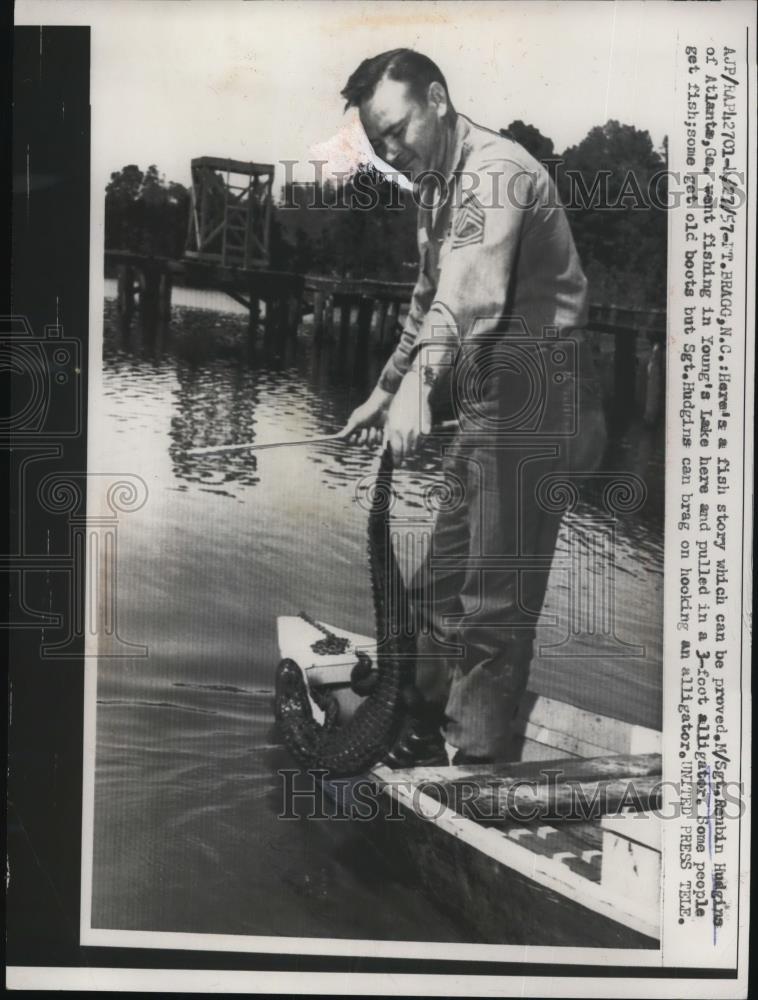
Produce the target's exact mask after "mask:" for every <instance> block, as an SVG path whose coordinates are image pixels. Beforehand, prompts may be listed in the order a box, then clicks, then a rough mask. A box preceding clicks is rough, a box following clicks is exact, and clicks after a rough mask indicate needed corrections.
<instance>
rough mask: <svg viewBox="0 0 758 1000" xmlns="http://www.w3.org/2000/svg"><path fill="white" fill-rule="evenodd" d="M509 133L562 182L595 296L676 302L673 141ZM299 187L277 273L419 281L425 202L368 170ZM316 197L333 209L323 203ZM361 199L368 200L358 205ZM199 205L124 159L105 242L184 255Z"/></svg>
mask: <svg viewBox="0 0 758 1000" xmlns="http://www.w3.org/2000/svg"><path fill="white" fill-rule="evenodd" d="M502 131H503V133H504V134H507V135H509V136H510V137H512V138H513V139H514V140H515V141H517V142H519V143H520V144H521V145H522V146H524V148H525V149H527V150H528V151H529V152H530V153H531V154H532V155H533V156H534V157H535V158H536V159H538V160H539V161H540V162H541V163H543V164H544V166H545V167H546V169H547V170H548V172H549V173H550V175H551V177H552V178H553V180H554V182H555V184H556V188H557V191H558V194H559V196H560V199H561V201H562V202H563V204H564V205H566V206H567V210H568V218H569V222H570V224H571V229H572V232H573V234H574V239H575V241H576V244H577V248H578V250H579V254H580V256H581V259H582V263H583V265H584V269H585V272H586V273H587V277H588V279H589V281H590V287H591V298H592V300H593V301H595V302H602V303H606V304H611V303H613V304H616V305H621V306H628V307H631V308H653V307H665V304H666V210H665V204H666V195H667V190H666V181H667V178H666V174H665V171H666V168H667V147H666V141H665V140H664V143H663V147H662V148H661V149H660V150H657V149H656V148H655V147H654V145H653V142H652V140H651V138H650V135H649V133H648V132H647V131H643V130H639V129H636V128H634V127H633V126H631V125H623V124H621V123H619V122H618V121H614V120H611V121H608V122H607V123H606V124H605V125H602V126H597V127H596V128H593V129H591V130H590V132H589V133H588V134H587V135H586V136H585V137H584V139H583V140H582V141H581V142H580V143H578V144H577V145H575V146H570V147H569V148H568V149H566V150H564V151H563V153H561V154H556V152H555V149H554V144H553V142H552V140H551V139H549V138H548V137H547V136H544V135H543V134H542V133H541V132H540V131H539V129H537V128H536V127H535V126H533V125H528V124H525V123H524V122H522V121H514V122H511V124H510V125H509V126H508V128H507V129H503V130H502ZM294 187H297V185H295V186H294ZM369 191H370V193H371V197H370V198H366V197H365V195H366V193H367V192H369ZM651 193H652V197H651ZM295 194H296V192H295V191H293V189H292V187H290V189H289V190H288V189H287V187H286V186H285V189H284V190H283V199H282V202H281V203H280V205H279V207H275V208H274V211H273V214H272V229H271V241H270V252H271V266H272V267H273V268H276V269H282V270H287V269H289V270H295V271H300V272H308V273H315V274H329V275H335V276H343V277H352V278H362V277H372V278H379V279H383V280H395V281H412V280H413V279H414V275H415V270H416V266H417V250H416V207H415V204H414V201H413V198H412V197H411V196H410V195H409V194H408V193H407V192H404V191H401V190H399V189H398V188H397V187H396V186H395V185H393V184H391V183H390V182H388V181H387V180H386V179H384V178H383V177H382V175H380V174H377V173H376V172H375V171H371V170H368V171H366V172H364V173H363V174H360V175H358V176H356V177H354V178H352V179H351V180H350V181H348V182H347V183H346V184H345V185H343V186H342V187H339V188H338V187H337V186H335V185H334V184H329V183H325V184H324V185H323V186H317V187H316V188H315V189H311V191H310V194H309V199H308V200H304V199H303V198H298V197H295V196H294V195H295ZM361 194H362V195H363V198H361V197H360V195H361ZM356 195H358V197H356ZM311 196H312V197H311ZM314 202H315V204H316V205H321V206H326V207H317V208H315V209H314V208H313V207H311V206H312V205H313V204H314ZM356 202H358V203H359V204H360V205H362V206H364V207H362V208H361V209H360V210H358V209H355V208H353V207H351V206H353V205H355V203H356ZM285 206H291V207H285ZM366 206H367V207H366ZM189 212H190V194H189V191H188V190H187V188H186V187H184V185H182V184H178V183H176V182H174V181H167V180H166V179H165V177H163V176H162V175H161V174H160V173H159V171H158V169H157V167H156V166H155V165H151V166H149V167H148V168H147V170H146V171H145V172H144V173H143V171H142V170H140V169H139V167H138V166H136V165H134V164H130V165H128V166H125V167H124V168H123V169H122V170H120V171H117V172H115V173H113V174H111V178H110V182H109V184H108V186H107V188H106V195H105V246H106V249H114V250H127V251H130V252H132V253H140V254H148V255H159V256H167V257H180V256H181V255H182V253H183V252H184V247H185V241H186V234H187V228H188V219H189Z"/></svg>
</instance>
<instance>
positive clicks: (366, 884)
mask: <svg viewBox="0 0 758 1000" xmlns="http://www.w3.org/2000/svg"><path fill="white" fill-rule="evenodd" d="M177 302H178V303H179V304H178V305H176V306H175V309H174V314H173V317H172V323H171V327H170V329H169V330H168V331H163V332H160V331H159V332H158V333H157V334H155V335H147V334H146V333H145V332H144V331H141V330H140V328H139V323H138V321H136V320H135V321H134V323H133V325H132V329H131V330H124V329H122V328H121V327H120V325H119V323H118V320H117V317H116V314H115V305H114V303H113V302H112V301H110V300H108V301H106V308H105V345H104V371H103V385H102V401H103V403H102V408H101V409H102V413H101V416H100V419H99V423H98V426H97V433H96V435H94V441H93V444H94V447H95V454H94V463H95V467H97V468H99V469H101V470H103V471H107V472H112V473H130V474H133V475H138V476H140V477H141V478H142V479H143V480H144V482H145V483H146V485H147V489H148V499H147V502H146V503H145V505H144V506H143V507H142V508H141V509H140V510H138V511H135V512H133V513H130V514H125V515H123V517H122V520H121V522H120V524H119V532H120V534H119V540H118V546H119V548H118V580H117V589H118V620H119V625H118V631H119V635H120V637H121V639H122V640H123V641H126V642H134V643H142V644H145V645H147V646H148V648H149V656H148V657H146V658H139V657H132V658H120V659H102V660H101V662H100V666H99V670H98V690H97V698H98V714H97V762H96V809H95V852H94V894H93V910H92V913H93V926H96V927H110V928H123V929H139V930H154V931H191V932H206V933H228V934H253V935H255V934H263V935H295V936H326V937H334V938H340V937H344V938H365V939H398V940H440V941H444V940H458V941H461V940H466V939H467V936H466V929H465V928H462V927H460V926H459V925H457V924H456V923H455V922H454V921H452V920H450V919H448V918H447V917H446V916H444V915H443V914H441V913H438V912H437V911H436V910H434V909H433V908H432V907H431V906H430V904H428V903H427V902H426V901H425V900H423V899H422V898H421V897H420V896H419V895H418V894H417V893H416V891H415V890H413V889H412V888H409V887H408V886H407V885H406V884H405V883H404V882H403V880H402V879H401V878H400V877H399V876H398V875H397V874H396V873H395V872H394V871H393V870H392V867H391V866H390V865H388V863H387V862H386V861H383V860H382V859H381V857H379V856H378V855H375V854H374V853H373V849H372V848H371V847H370V846H369V844H368V842H367V840H366V839H365V838H364V837H362V836H361V835H360V831H356V829H355V828H354V825H352V824H348V823H335V822H331V823H329V822H326V821H321V822H308V823H306V822H299V821H290V822H285V821H282V820H278V819H277V815H278V813H279V812H280V811H281V809H282V802H281V800H282V790H281V784H280V779H279V778H278V776H277V774H276V771H277V769H278V768H281V767H286V766H289V764H290V761H289V760H288V759H287V758H286V757H285V755H284V754H283V752H282V751H281V749H280V748H279V747H278V746H277V738H276V733H275V732H274V729H273V725H272V711H271V703H272V679H273V671H274V667H275V665H276V662H277V659H278V651H277V647H276V641H275V639H276V632H275V622H276V618H277V616H278V615H283V614H297V613H298V612H299V611H300V610H301V609H305V610H307V611H309V612H310V613H311V614H313V615H315V616H317V617H319V618H320V619H322V620H326V621H331V622H333V623H335V624H339V625H341V626H343V627H346V628H350V629H353V630H355V631H358V632H364V633H370V632H372V629H373V609H372V606H371V599H370V591H369V581H368V573H367V566H366V558H365V545H366V538H365V536H366V511H365V509H364V507H363V506H362V505H361V503H359V502H358V501H357V500H356V484H357V483H359V482H360V481H361V480H362V478H363V477H364V476H367V475H370V473H371V471H372V469H374V468H375V461H376V456H375V453H374V452H373V451H371V450H369V449H361V448H347V447H345V446H342V445H337V444H324V445H320V446H313V447H306V448H300V449H299V450H298V461H293V452H292V450H291V449H278V450H272V451H264V452H259V453H258V454H257V455H255V456H252V455H251V454H250V453H248V454H247V455H244V454H240V455H236V456H235V455H226V456H224V457H223V458H221V457H218V456H217V457H213V458H211V457H207V458H203V459H200V458H195V459H188V458H186V456H185V455H184V452H185V451H186V450H187V449H189V448H193V447H202V446H206V445H211V444H217V443H233V442H242V441H250V440H256V441H259V442H266V441H274V440H281V439H284V438H288V437H289V438H292V439H296V438H300V437H307V436H311V435H313V436H315V435H318V434H325V433H329V432H331V431H334V430H336V429H337V428H338V427H339V426H341V423H342V422H343V420H344V418H345V416H346V415H347V413H348V412H349V411H350V409H351V408H352V407H353V406H354V405H356V404H357V403H358V402H360V401H362V399H363V398H364V397H365V395H366V394H367V392H368V390H369V388H370V387H371V386H372V385H373V383H374V380H375V378H376V375H377V373H378V370H379V368H380V366H381V359H379V358H375V357H372V358H370V359H369V362H368V363H367V362H366V360H365V358H363V359H361V358H356V357H354V356H352V355H351V353H350V351H348V350H345V349H342V350H340V348H339V347H338V346H336V345H327V346H325V347H324V348H323V349H322V350H320V351H317V350H315V349H314V348H313V347H312V345H311V344H310V343H309V342H308V341H307V339H304V338H301V339H300V341H299V342H298V344H297V346H295V345H292V344H290V345H285V346H284V347H282V348H280V349H279V350H277V348H276V347H274V348H271V347H270V346H269V347H268V348H266V349H264V347H263V346H262V345H261V346H259V347H258V348H256V349H253V348H251V347H250V346H248V345H247V343H246V338H245V335H244V331H245V318H244V317H243V316H242V315H239V314H237V313H235V312H234V311H226V312H221V311H219V310H218V306H219V305H220V304H221V303H216V302H215V301H214V302H211V303H210V304H212V305H213V306H214V309H207V308H206V309H197V308H189V306H191V305H198V304H199V305H206V306H207V305H208V304H209V300H208V299H207V297H206V295H205V293H193V292H189V291H187V290H181V292H180V293H179V295H178V296H175V303H177ZM182 303H184V305H182ZM613 455H614V465H615V466H616V467H618V468H621V469H626V470H628V471H636V472H637V473H638V474H640V475H642V476H643V478H644V479H645V481H646V483H647V486H648V497H647V501H646V504H645V506H644V507H643V509H642V510H641V511H639V512H638V513H636V514H634V515H629V516H627V517H623V518H621V519H620V520H619V523H618V525H617V526H616V547H615V554H614V557H613V559H614V567H615V573H616V581H617V620H616V622H615V630H616V634H617V636H618V637H619V639H620V640H622V641H624V642H628V643H637V644H641V645H643V646H644V647H645V653H644V655H642V656H636V657H632V658H627V659H613V658H610V659H609V658H608V657H604V658H603V657H601V658H598V657H597V656H593V655H592V654H593V653H595V652H596V648H597V647H596V644H595V645H594V646H593V644H592V643H591V642H590V643H587V644H586V652H587V655H586V656H583V655H582V656H579V657H578V658H572V659H566V658H561V657H556V656H552V657H551V656H550V655H549V653H550V651H549V650H548V651H545V650H544V649H543V653H542V655H541V656H539V657H538V658H537V659H536V661H535V663H534V665H533V669H532V679H531V687H532V688H533V689H534V690H537V691H540V692H541V693H544V694H548V695H552V696H555V697H558V698H562V699H563V700H566V701H570V702H572V703H574V704H578V705H580V706H581V707H583V708H586V709H588V710H591V711H598V712H603V713H604V714H609V715H616V716H618V717H622V718H624V719H626V720H627V721H631V722H636V723H641V724H645V725H650V726H659V725H660V671H661V618H662V604H661V593H662V575H661V571H662V502H663V500H662V477H663V468H662V462H661V442H660V440H658V439H656V438H655V437H650V434H649V432H641V431H639V430H637V431H634V432H630V434H629V435H628V436H627V437H626V438H625V439H621V440H619V441H618V442H616V443H615V446H614V449H613ZM430 470H431V461H430V459H429V457H428V456H427V457H426V458H424V457H422V458H420V459H419V461H418V462H417V463H416V465H415V467H414V469H413V470H412V471H411V473H409V474H406V475H404V478H403V483H402V490H403V498H402V503H403V505H404V507H403V509H405V510H406V511H409V510H410V511H418V510H420V509H422V494H423V490H424V488H425V487H426V486H428V484H429V482H430V474H431V473H430ZM596 517H597V511H596V510H594V509H593V507H592V505H591V503H589V502H587V501H585V502H583V504H582V505H580V507H579V508H578V510H577V511H575V512H574V513H573V514H572V515H571V517H570V519H569V520H568V522H567V524H565V525H564V529H563V531H562V535H561V540H560V543H559V550H558V556H560V554H561V553H562V552H563V553H565V551H566V549H567V546H568V545H569V537H570V535H571V532H572V531H573V532H574V534H575V538H578V539H579V541H580V543H581V542H582V539H583V538H584V539H585V541H586V540H587V539H588V538H589V537H590V535H591V527H592V524H593V523H595V522H594V520H593V519H596ZM568 595H569V586H568V580H567V577H566V574H565V573H563V572H560V571H556V572H554V573H553V574H552V576H551V583H550V587H549V591H548V596H547V599H546V603H545V615H549V614H558V615H559V617H560V616H562V618H563V620H564V621H565V617H566V604H567V600H568ZM562 634H563V630H562V628H561V627H560V626H556V627H555V628H554V629H546V630H544V635H543V634H542V633H541V636H542V638H541V641H542V644H543V646H545V645H549V644H550V643H554V642H558V641H560V639H561V636H562ZM579 651H580V652H582V650H581V648H580V650H579Z"/></svg>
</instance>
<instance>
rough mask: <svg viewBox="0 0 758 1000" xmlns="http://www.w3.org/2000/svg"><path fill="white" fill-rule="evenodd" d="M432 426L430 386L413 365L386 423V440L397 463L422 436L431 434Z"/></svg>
mask: <svg viewBox="0 0 758 1000" xmlns="http://www.w3.org/2000/svg"><path fill="white" fill-rule="evenodd" d="M431 429H432V411H431V409H430V407H429V387H428V386H426V385H424V384H423V383H422V381H421V376H420V374H419V372H418V371H414V370H413V369H411V371H409V372H408V373H407V374H406V375H405V376H404V378H403V381H402V382H401V383H400V388H399V389H398V390H397V393H396V394H395V398H394V399H393V401H392V405H391V406H390V409H389V413H388V414H387V421H386V423H385V425H384V441H385V444H386V443H389V445H390V447H391V448H392V457H393V459H394V460H395V464H396V465H399V464H400V463H401V462H402V461H403V459H404V458H406V457H407V456H408V455H411V454H412V453H413V452H414V451H415V450H416V446H417V445H418V441H419V437H420V436H421V435H422V434H429V433H430V432H431Z"/></svg>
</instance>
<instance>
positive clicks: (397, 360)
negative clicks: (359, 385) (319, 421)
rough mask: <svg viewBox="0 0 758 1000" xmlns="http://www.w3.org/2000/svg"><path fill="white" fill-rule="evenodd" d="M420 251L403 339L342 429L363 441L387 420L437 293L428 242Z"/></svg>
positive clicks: (375, 434)
mask: <svg viewBox="0 0 758 1000" xmlns="http://www.w3.org/2000/svg"><path fill="white" fill-rule="evenodd" d="M419 251H420V257H421V259H420V261H419V272H418V277H417V279H416V285H415V287H414V289H413V295H412V297H411V305H410V309H409V310H408V316H407V317H406V320H405V325H404V327H403V332H402V334H401V336H400V339H399V341H398V343H397V345H396V347H395V350H394V351H393V352H392V355H391V357H390V359H389V360H388V361H387V364H386V365H385V366H384V369H383V370H382V373H381V375H380V376H379V379H378V381H377V383H376V387H375V388H374V390H373V392H372V393H371V395H370V396H369V398H368V399H367V400H366V402H365V403H362V404H361V405H360V406H359V407H357V408H356V409H355V410H353V412H352V413H351V414H350V416H349V417H348V420H347V423H346V424H345V426H344V427H343V429H342V430H341V431H340V437H343V438H350V439H351V440H352V439H354V440H356V441H357V443H359V444H363V443H366V442H371V441H373V440H374V439H376V438H377V437H378V436H379V431H378V428H380V427H381V426H382V425H383V424H384V422H385V419H386V416H387V412H388V410H389V407H390V405H391V403H392V400H393V397H394V395H395V393H396V392H397V390H398V388H399V387H400V384H401V382H402V381H403V376H404V375H405V374H406V372H407V371H408V368H409V366H410V358H411V352H412V351H413V348H414V346H415V344H416V343H417V342H418V339H419V336H420V335H421V330H422V326H423V322H424V316H425V315H426V312H427V310H428V309H429V304H430V302H431V301H432V298H433V296H434V286H433V285H432V283H431V281H430V280H429V278H428V276H427V274H426V271H425V264H426V248H425V245H420V246H419Z"/></svg>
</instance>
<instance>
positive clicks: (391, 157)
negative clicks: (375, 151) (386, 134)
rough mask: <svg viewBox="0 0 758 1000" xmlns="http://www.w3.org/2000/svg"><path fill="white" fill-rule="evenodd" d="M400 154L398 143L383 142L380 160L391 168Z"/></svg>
mask: <svg viewBox="0 0 758 1000" xmlns="http://www.w3.org/2000/svg"><path fill="white" fill-rule="evenodd" d="M400 153H401V149H400V144H399V143H398V142H395V141H393V140H390V141H389V142H385V144H384V154H383V156H382V159H383V160H384V161H385V163H389V165H390V166H391V167H394V166H395V161H396V160H398V159H399V158H400Z"/></svg>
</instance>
